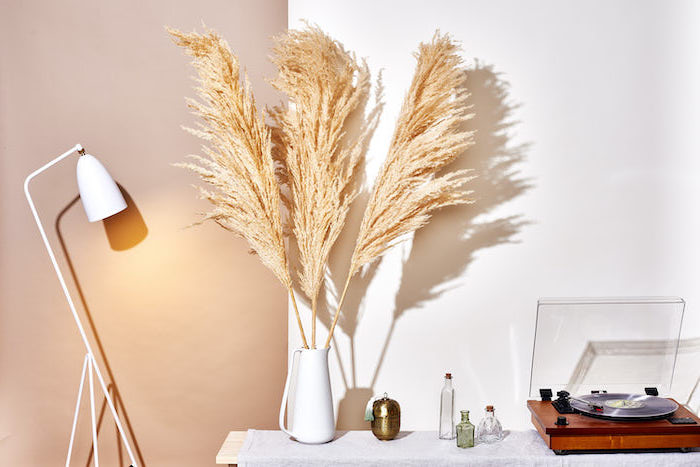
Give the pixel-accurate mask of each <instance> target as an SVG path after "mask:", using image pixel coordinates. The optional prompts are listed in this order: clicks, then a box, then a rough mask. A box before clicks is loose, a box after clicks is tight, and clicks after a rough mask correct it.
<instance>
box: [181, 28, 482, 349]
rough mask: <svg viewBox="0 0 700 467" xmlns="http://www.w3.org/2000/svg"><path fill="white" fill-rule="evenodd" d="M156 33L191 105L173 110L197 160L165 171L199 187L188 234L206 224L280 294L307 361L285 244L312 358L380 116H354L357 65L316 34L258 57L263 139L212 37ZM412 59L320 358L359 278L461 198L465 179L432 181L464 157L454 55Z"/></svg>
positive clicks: (360, 82)
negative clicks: (174, 56)
mask: <svg viewBox="0 0 700 467" xmlns="http://www.w3.org/2000/svg"><path fill="white" fill-rule="evenodd" d="M168 32H169V33H170V34H171V35H172V37H173V39H174V41H175V43H176V44H177V45H179V46H181V47H183V48H184V49H185V50H186V52H187V53H188V54H189V55H190V56H192V59H193V65H194V67H195V69H196V70H197V72H198V75H199V79H198V84H199V87H198V88H197V93H198V96H199V100H193V99H189V100H188V101H187V102H188V105H189V107H190V108H191V109H192V111H193V113H194V114H195V115H197V116H199V117H200V118H201V122H200V124H199V127H198V128H197V129H188V131H189V132H190V133H192V134H194V135H195V136H197V137H199V138H201V139H202V140H204V142H205V144H204V146H203V147H202V152H203V153H204V157H202V156H192V158H193V159H192V162H190V163H185V164H179V165H180V166H182V167H186V168H188V169H190V170H192V171H194V172H195V173H196V174H197V175H198V176H199V177H200V178H201V179H202V180H203V181H204V182H206V183H207V184H208V185H209V187H208V188H207V189H205V188H201V187H200V188H199V190H200V193H201V195H202V197H203V198H205V199H207V200H209V201H210V202H211V203H212V205H213V209H212V210H211V211H210V212H209V213H207V214H205V215H204V217H203V219H202V220H201V222H204V221H206V220H212V221H214V222H216V223H217V224H219V225H220V226H222V227H224V228H225V229H227V230H230V231H232V232H234V233H236V234H237V235H239V236H241V237H243V238H245V239H246V240H247V242H248V244H249V245H250V248H251V249H252V250H253V251H254V252H255V253H257V254H258V255H259V256H260V259H261V260H262V262H263V263H264V264H265V265H266V266H267V267H268V268H269V269H270V270H271V271H272V272H273V273H274V274H275V276H276V277H277V278H278V279H279V280H280V282H282V284H283V285H284V286H285V287H286V288H287V290H288V291H289V294H290V296H291V299H292V304H293V305H294V310H295V313H296V318H297V323H298V325H299V330H300V332H301V337H302V340H303V342H304V347H306V348H308V347H309V346H308V344H307V340H306V336H305V334H304V329H303V326H302V323H301V319H300V316H299V311H298V309H297V304H296V299H295V296H294V287H293V282H292V276H291V274H290V267H289V259H288V256H287V252H286V249H285V238H284V236H285V232H287V233H288V232H291V233H292V235H293V237H294V239H295V240H296V243H297V247H298V250H299V263H300V271H299V284H300V287H301V290H302V291H303V293H304V294H305V295H306V296H307V297H308V298H309V299H310V301H311V307H312V334H311V336H312V337H311V346H312V347H314V348H315V347H316V312H317V310H316V307H317V301H318V295H319V292H320V290H321V289H322V286H323V281H324V278H325V275H326V273H327V263H328V258H329V254H330V252H331V249H332V248H333V245H334V243H335V242H336V240H337V238H338V236H339V235H340V233H341V231H342V229H343V226H344V224H345V219H346V217H347V214H348V211H349V209H350V206H351V204H352V202H353V201H354V199H355V198H356V195H357V189H358V187H357V186H356V185H359V182H360V179H361V177H360V174H359V172H361V171H362V166H363V157H364V152H365V149H366V147H367V141H368V138H369V137H370V135H371V134H372V132H373V130H374V128H375V127H376V124H377V120H378V117H379V112H380V109H381V104H380V103H379V102H378V103H377V106H376V107H375V108H374V110H372V111H371V112H369V113H368V114H365V112H364V110H365V105H366V103H367V99H368V95H369V91H370V87H371V86H370V73H369V70H368V67H367V64H366V63H365V62H364V61H358V60H357V59H356V58H355V56H354V55H353V54H352V53H349V52H347V51H346V50H345V49H344V48H343V46H342V45H341V44H340V43H338V42H337V41H334V40H333V39H331V38H330V37H328V36H327V35H326V34H324V33H323V32H322V31H321V30H320V29H318V28H317V27H313V26H307V27H306V28H305V29H304V30H301V31H289V32H287V33H286V34H284V35H282V36H280V37H279V38H277V39H276V45H275V48H274V50H273V57H272V60H273V62H274V63H275V64H276V65H277V67H278V70H279V73H278V75H277V77H276V78H275V79H274V80H273V81H272V84H273V86H274V87H275V88H277V89H278V90H280V91H282V92H283V93H285V94H286V95H287V97H288V98H289V105H288V106H286V107H285V106H279V107H276V108H274V109H272V110H271V111H270V116H271V117H272V120H273V121H274V123H275V126H274V127H267V126H266V125H265V123H264V120H263V118H262V116H261V115H260V114H259V112H258V110H257V107H256V105H255V100H254V98H253V94H252V92H251V89H250V84H249V82H248V79H247V77H246V78H245V80H244V82H243V83H241V79H240V77H239V74H240V69H239V64H238V59H237V58H236V56H235V55H233V54H232V53H231V51H230V49H229V47H228V45H227V44H226V42H225V41H224V40H223V39H221V37H219V36H218V35H217V34H216V33H214V32H213V31H207V32H206V33H205V34H197V33H182V32H180V31H177V30H173V29H168ZM416 58H417V62H418V63H417V66H416V71H415V75H414V77H413V81H412V83H411V87H410V89H409V91H408V93H407V95H406V97H405V100H404V103H403V106H402V108H401V112H400V115H399V118H398V121H397V123H396V128H395V131H394V136H393V138H392V141H391V144H390V147H389V151H388V155H387V158H386V160H385V162H384V164H383V166H382V168H381V170H380V172H379V176H378V178H377V180H376V182H375V185H374V189H373V191H372V193H371V196H370V198H369V202H368V204H367V206H366V209H365V212H364V217H363V220H362V223H361V226H360V231H359V234H358V238H357V240H356V243H355V249H354V252H353V255H352V258H351V262H350V267H349V271H348V274H347V279H346V281H345V286H344V288H343V292H342V294H341V297H340V300H339V302H338V308H337V310H336V313H335V316H334V318H333V321H332V325H331V327H330V329H329V333H328V338H327V340H326V343H325V346H326V347H328V345H329V343H330V341H331V338H332V337H333V332H334V330H335V326H336V324H337V321H338V316H339V315H340V312H341V308H342V304H343V301H344V298H345V294H346V292H347V290H348V286H349V284H350V281H351V279H352V278H353V276H354V275H355V274H356V273H357V272H358V271H359V270H360V268H362V266H364V265H367V264H369V263H371V262H373V261H374V260H376V259H377V258H378V257H379V256H380V255H382V254H383V253H384V252H385V251H386V250H387V249H389V248H391V247H392V246H393V245H395V244H396V243H397V242H399V241H400V240H401V239H403V238H405V237H406V235H407V234H409V233H411V232H413V231H415V230H416V229H419V228H420V227H422V226H423V225H425V224H426V223H427V222H428V220H429V219H430V216H431V214H432V213H433V212H434V211H435V210H437V209H440V208H443V207H446V206H450V205H456V204H465V203H470V202H471V199H470V198H469V194H470V191H468V190H466V189H465V188H464V185H465V184H466V183H467V182H468V181H469V180H470V179H471V178H472V177H471V175H470V174H469V171H467V170H460V171H452V172H447V171H446V170H445V167H446V166H447V165H449V164H450V162H452V161H453V160H454V159H455V158H456V157H457V156H458V155H459V154H460V153H462V152H464V150H466V149H467V148H468V147H469V146H470V145H471V144H472V135H471V133H469V132H466V131H464V130H462V129H461V128H462V124H463V123H464V121H465V120H467V119H469V118H471V115H469V114H468V112H467V109H468V106H467V104H466V99H467V93H466V91H465V90H464V89H463V79H464V70H463V69H461V65H462V61H461V59H460V57H459V48H458V47H457V45H456V44H455V43H454V42H453V41H452V40H451V39H450V38H449V37H448V36H444V35H440V34H437V33H436V35H435V36H434V37H433V40H432V41H431V42H430V43H427V44H420V46H419V49H418V52H417V53H416ZM380 89H381V87H380V86H378V91H377V94H378V96H377V100H378V101H379V100H380V98H381V91H380ZM358 116H359V120H358V119H357V118H358ZM358 122H359V123H358ZM280 186H282V187H285V188H286V190H285V191H281V190H280ZM282 204H284V205H285V206H286V207H287V211H288V215H289V219H288V221H289V222H288V223H289V227H290V228H289V229H287V228H286V224H287V223H286V222H283V218H282V212H281V205H282Z"/></svg>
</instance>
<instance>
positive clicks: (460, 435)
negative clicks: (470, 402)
mask: <svg viewBox="0 0 700 467" xmlns="http://www.w3.org/2000/svg"><path fill="white" fill-rule="evenodd" d="M460 413H461V414H462V421H461V422H459V423H458V424H457V428H456V430H457V447H459V448H473V447H474V425H472V423H471V422H470V421H469V411H468V410H462V411H461V412H460Z"/></svg>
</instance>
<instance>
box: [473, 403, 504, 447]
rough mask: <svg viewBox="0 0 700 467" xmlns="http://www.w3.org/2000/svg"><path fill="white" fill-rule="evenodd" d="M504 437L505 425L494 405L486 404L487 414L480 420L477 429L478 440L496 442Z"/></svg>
mask: <svg viewBox="0 0 700 467" xmlns="http://www.w3.org/2000/svg"><path fill="white" fill-rule="evenodd" d="M502 439H503V427H501V422H499V421H498V419H497V418H496V414H495V412H494V409H493V406H492V405H487V406H486V414H485V415H484V418H483V419H482V420H481V421H480V422H479V427H478V428H477V429H476V440H477V442H478V443H495V442H497V441H500V440H502Z"/></svg>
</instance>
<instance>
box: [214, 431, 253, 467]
mask: <svg viewBox="0 0 700 467" xmlns="http://www.w3.org/2000/svg"><path fill="white" fill-rule="evenodd" d="M247 434H248V432H247V431H231V432H229V434H228V435H227V436H226V439H225V440H224V444H222V445H221V449H219V452H218V454H217V455H216V463H217V464H224V465H235V464H238V453H239V452H240V450H241V448H242V447H243V443H244V442H245V437H246V435H247Z"/></svg>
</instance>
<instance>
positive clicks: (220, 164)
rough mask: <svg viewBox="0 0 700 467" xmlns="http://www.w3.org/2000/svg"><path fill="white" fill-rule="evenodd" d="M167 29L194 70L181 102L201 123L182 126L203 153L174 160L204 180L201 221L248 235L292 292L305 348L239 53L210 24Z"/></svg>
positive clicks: (268, 155)
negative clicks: (192, 88) (205, 207)
mask: <svg viewBox="0 0 700 467" xmlns="http://www.w3.org/2000/svg"><path fill="white" fill-rule="evenodd" d="M168 32H169V33H170V34H171V36H172V37H173V39H174V41H175V43H176V44H177V45H179V46H181V47H183V48H184V49H185V51H186V52H187V54H188V55H190V56H191V57H192V64H193V66H194V68H195V69H196V70H197V73H198V75H199V79H198V80H197V82H198V85H199V86H198V87H197V94H198V96H199V100H194V99H188V100H187V104H188V106H189V107H190V109H191V110H192V112H193V113H194V114H195V115H197V116H198V117H200V119H201V122H200V123H199V125H198V128H197V129H191V128H189V129H188V128H186V130H187V131H189V132H190V133H192V134H193V135H195V136H197V137H199V138H201V139H202V140H203V141H204V142H205V145H204V146H203V147H202V152H203V153H204V155H205V156H206V157H202V156H191V158H192V160H193V162H190V163H184V164H177V165H178V166H180V167H184V168H187V169H190V170H192V171H193V172H195V173H196V174H197V175H198V176H199V177H200V178H201V179H202V180H203V181H204V182H206V183H207V184H208V185H209V187H210V189H204V188H202V187H198V189H199V192H200V194H201V196H202V198H204V199H206V200H208V201H209V202H210V203H211V204H212V205H213V209H212V211H210V212H208V213H206V214H205V215H204V218H203V219H202V220H201V221H200V223H201V222H204V221H207V220H211V221H214V222H216V223H217V224H218V225H220V226H221V227H223V228H225V229H226V230H229V231H231V232H233V233H235V234H236V235H238V236H240V237H243V238H244V239H245V240H246V241H247V242H248V245H249V246H250V249H251V252H253V253H256V254H257V255H258V256H259V257H260V260H261V261H262V262H263V264H264V265H265V266H267V267H268V268H269V269H270V270H271V271H272V272H273V274H274V275H275V276H276V277H277V279H278V280H279V281H280V282H281V283H282V284H283V285H284V286H285V288H286V289H287V290H288V292H289V294H290V296H291V297H292V303H293V304H294V312H295V314H296V318H297V324H298V325H299V332H300V333H301V338H302V341H303V342H304V347H306V348H308V344H307V341H306V336H305V334H304V328H303V326H302V323H301V317H300V316H299V310H298V309H297V306H296V300H295V298H294V290H293V286H292V278H291V275H290V273H289V262H288V260H287V253H286V250H285V245H284V230H283V226H282V220H281V212H280V203H281V201H280V197H281V195H280V190H279V181H278V180H277V176H276V174H275V161H274V159H273V157H272V143H271V135H270V130H269V128H268V127H267V126H266V125H265V123H264V121H263V118H262V116H261V115H260V113H259V112H258V110H257V107H256V105H255V99H254V97H253V93H252V91H251V89H250V83H249V82H248V79H247V77H246V79H245V83H244V84H243V83H241V79H240V76H239V75H240V68H239V64H238V58H237V57H236V56H235V55H234V54H233V53H232V52H231V50H230V48H229V47H228V44H227V43H226V42H225V41H224V40H223V39H222V38H221V37H220V36H219V35H218V34H216V33H215V32H214V31H207V32H206V33H205V34H197V33H194V32H193V33H183V32H180V31H177V30H174V29H168Z"/></svg>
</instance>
